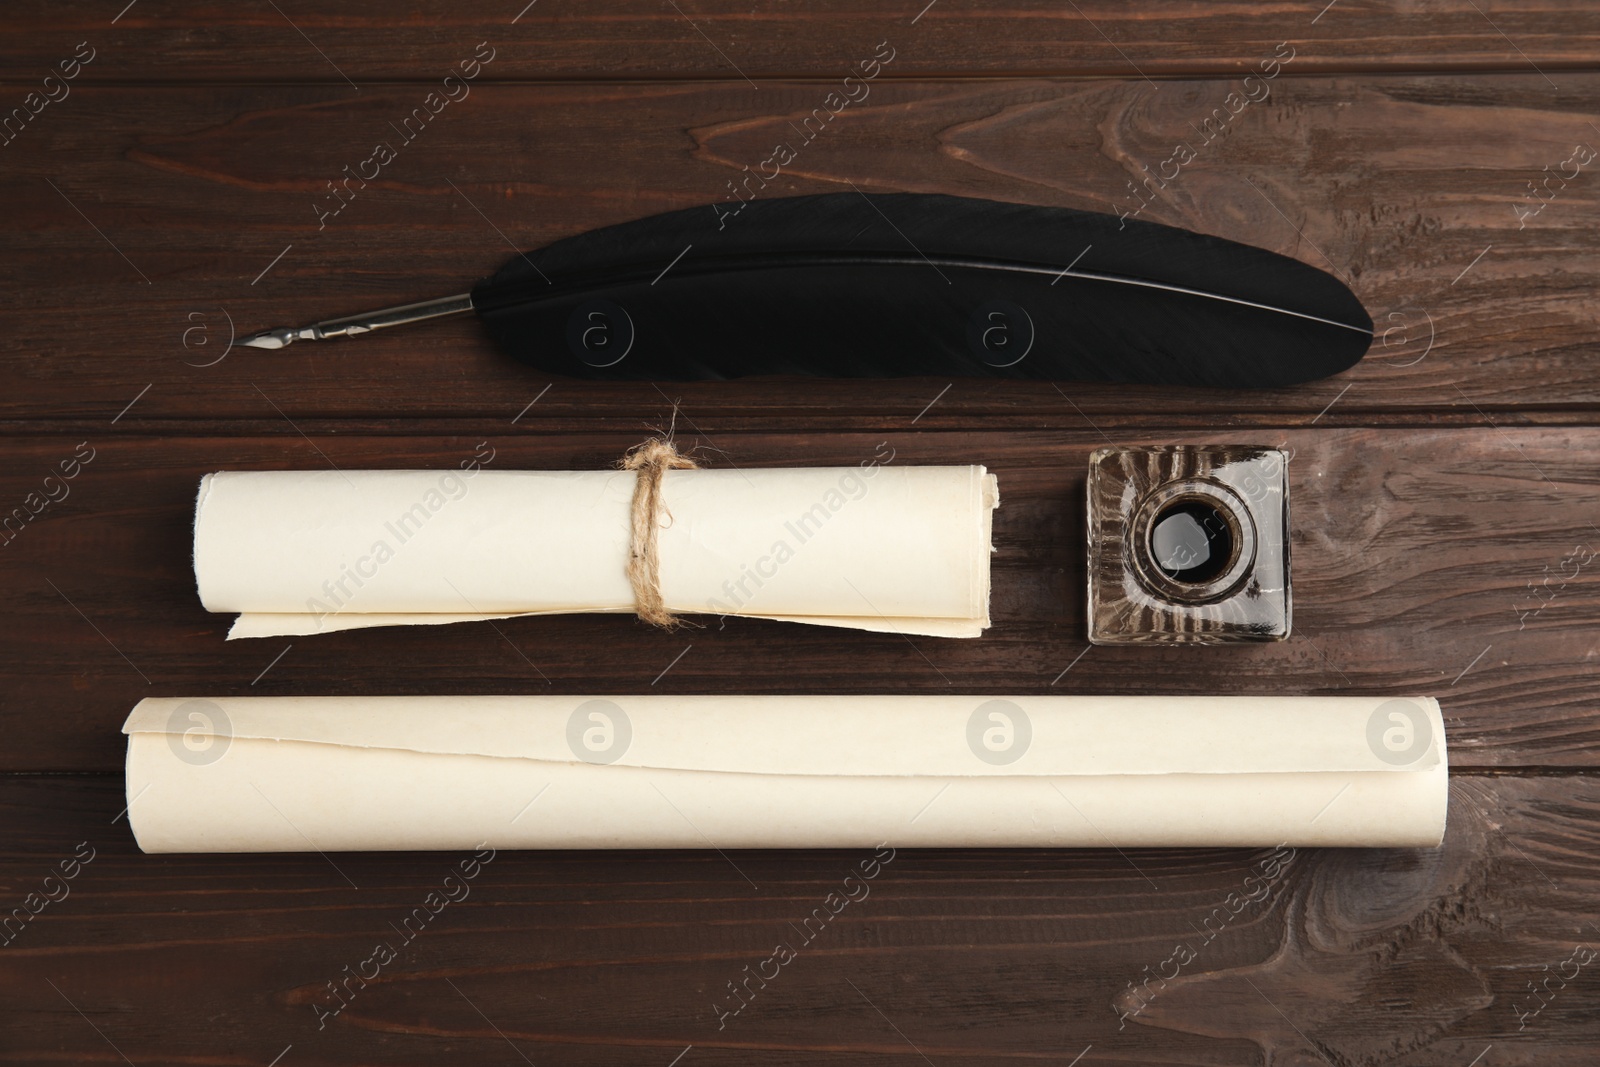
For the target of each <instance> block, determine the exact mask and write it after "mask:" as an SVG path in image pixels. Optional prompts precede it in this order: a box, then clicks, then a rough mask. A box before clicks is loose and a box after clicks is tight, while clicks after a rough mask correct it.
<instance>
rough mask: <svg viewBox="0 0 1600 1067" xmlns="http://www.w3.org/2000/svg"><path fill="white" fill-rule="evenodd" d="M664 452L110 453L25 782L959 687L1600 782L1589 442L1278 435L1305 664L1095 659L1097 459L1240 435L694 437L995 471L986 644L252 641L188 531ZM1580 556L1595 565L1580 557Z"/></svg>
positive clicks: (40, 447)
mask: <svg viewBox="0 0 1600 1067" xmlns="http://www.w3.org/2000/svg"><path fill="white" fill-rule="evenodd" d="M656 414H657V416H658V418H659V420H660V421H661V422H663V423H665V422H666V421H667V420H668V419H669V418H670V415H671V412H670V407H669V405H667V404H666V403H665V402H664V401H661V402H659V403H658V406H657V408H656ZM691 417H692V416H691ZM680 425H681V423H680ZM641 437H642V435H633V436H625V435H617V434H588V435H575V434H564V435H560V436H543V435H539V436H519V435H518V434H517V432H516V430H515V428H514V427H511V426H510V425H509V423H507V424H504V425H503V426H502V427H501V431H500V432H497V433H494V434H492V435H490V436H487V437H485V438H481V439H473V438H429V437H426V436H422V435H420V434H413V435H408V436H404V437H358V436H347V435H328V436H324V437H321V438H320V439H317V440H312V439H309V438H305V437H301V436H300V435H299V434H297V433H295V432H294V430H293V429H292V428H291V427H289V426H288V425H287V424H285V425H284V426H283V427H282V432H281V433H279V434H278V435H277V436H274V437H209V438H170V437H164V438H146V437H121V436H111V437H106V438H103V439H102V438H97V439H95V441H94V442H92V444H90V447H91V448H93V449H95V450H96V454H95V457H94V459H93V460H92V461H91V462H90V463H89V464H88V465H87V466H85V467H84V468H83V470H82V472H81V473H80V474H79V476H78V478H77V479H75V480H74V481H73V482H71V483H69V484H70V486H71V495H69V496H68V497H67V498H66V499H64V500H62V501H61V502H60V503H59V504H51V505H49V506H48V507H47V508H46V509H45V510H44V511H43V512H42V513H41V514H40V515H39V517H38V518H37V519H35V520H34V521H33V522H31V523H30V524H28V525H27V526H26V527H24V528H23V529H22V531H21V533H20V534H16V535H14V539H13V540H12V541H11V542H10V543H9V544H7V545H6V546H5V547H4V548H0V568H4V574H5V583H4V593H3V594H0V596H3V600H0V607H3V610H4V612H5V614H6V617H7V618H9V619H10V620H12V625H11V627H10V628H9V635H8V638H7V640H6V642H5V648H6V652H7V659H6V661H5V662H4V665H3V670H4V673H3V676H0V677H3V681H4V684H3V685H0V701H3V704H0V709H3V711H0V714H3V721H4V723H5V733H6V736H7V744H6V746H5V748H4V750H3V752H0V768H4V769H9V770H56V771H106V770H112V769H115V768H118V767H120V766H121V763H122V739H121V737H120V736H119V735H118V733H117V729H118V727H119V726H120V725H121V721H122V719H123V717H124V716H125V715H126V713H127V711H128V709H129V708H130V707H131V706H132V704H133V703H134V701H136V700H138V699H140V698H141V697H144V696H202V695H226V694H263V695H270V694H316V693H370V694H382V693H430V692H431V693H446V694H448V693H458V692H459V693H503V692H549V691H554V692H568V693H582V692H597V691H605V692H654V691H658V690H670V691H673V692H680V693H693V692H741V691H751V692H818V693H821V692H853V691H858V692H904V691H912V692H915V691H921V690H927V691H944V692H948V691H951V689H952V687H954V688H956V689H957V690H958V691H963V692H973V693H982V692H990V693H993V692H1006V693H1064V692H1065V693H1071V692H1080V693H1109V692H1125V693H1139V692H1154V693H1175V694H1177V693H1208V692H1218V691H1221V692H1239V693H1262V694H1270V693H1283V692H1292V693H1344V692H1353V693H1384V692H1396V693H1416V694H1420V695H1434V696H1438V697H1440V698H1441V700H1442V702H1443V704H1444V707H1445V715H1446V724H1447V727H1448V728H1449V730H1450V743H1451V753H1452V759H1453V761H1454V763H1455V764H1456V765H1457V766H1463V767H1497V766H1511V767H1515V766H1529V765H1535V764H1537V765H1541V766H1552V767H1592V766H1594V765H1595V760H1596V754H1595V748H1594V738H1595V732H1594V726H1593V716H1594V711H1595V707H1594V689H1593V685H1592V680H1593V667H1592V662H1593V657H1594V656H1595V654H1596V651H1595V644H1594V640H1595V639H1594V634H1595V632H1596V631H1595V625H1596V622H1597V621H1600V585H1597V584H1596V581H1595V574H1596V571H1597V570H1600V560H1596V559H1595V558H1594V554H1595V552H1597V551H1600V531H1597V530H1595V528H1594V527H1593V526H1592V525H1590V523H1591V521H1592V519H1593V517H1594V516H1595V515H1596V513H1597V510H1600V509H1597V507H1596V505H1597V504H1600V477H1597V476H1596V474H1595V472H1594V470H1593V466H1592V464H1591V463H1590V462H1589V459H1588V457H1590V456H1592V455H1593V453H1594V450H1595V449H1596V447H1597V446H1600V430H1596V429H1592V428H1591V429H1541V430H1531V429H1518V430H1511V431H1506V432H1505V433H1504V434H1502V433H1500V432H1497V431H1495V430H1493V429H1489V428H1476V429H1446V430H1421V429H1414V430H1407V431H1373V430H1323V429H1320V428H1313V429H1310V430H1290V429H1279V430H1274V431H1271V432H1270V433H1266V434H1265V435H1263V431H1259V430H1258V431H1253V432H1252V437H1261V438H1262V441H1261V443H1264V444H1268V445H1273V446H1281V447H1284V448H1285V449H1287V450H1290V451H1292V453H1293V458H1292V460H1291V462H1290V466H1289V472H1290V477H1291V489H1290V501H1291V510H1292V512H1293V526H1294V530H1293V564H1292V568H1293V582H1294V600H1295V611H1294V635H1293V637H1292V638H1291V639H1290V640H1289V641H1287V642H1284V643H1281V644H1272V645H1254V646H1250V645H1244V646H1229V647H1213V648H1171V647H1169V648H1144V647H1134V648H1126V647H1124V648H1115V647H1101V648H1094V649H1093V650H1092V651H1089V652H1088V653H1086V654H1083V655H1082V658H1081V659H1080V658H1079V656H1080V653H1084V650H1085V648H1086V647H1087V637H1086V627H1085V621H1084V606H1083V589H1084V582H1085V580H1086V577H1085V572H1084V562H1083V559H1084V534H1083V524H1084V516H1083V509H1084V481H1085V476H1086V472H1087V469H1088V455H1089V452H1090V451H1092V450H1093V449H1094V448H1097V447H1102V446H1104V445H1105V444H1107V442H1108V441H1110V442H1114V443H1118V444H1134V443H1140V444H1159V443H1169V442H1172V441H1175V440H1189V441H1206V440H1212V441H1219V442H1220V441H1227V440H1234V441H1237V440H1238V437H1237V433H1236V432H1223V433H1215V432H1214V433H1211V434H1197V435H1185V436H1183V437H1181V438H1177V437H1173V436H1171V435H1152V434H1148V433H1146V434H1131V433H1126V432H1118V433H1116V434H1115V435H1114V436H1112V435H1108V436H1106V437H1102V436H1100V435H1099V434H1096V433H1094V432H1093V431H1089V432H1057V433H1020V432H1012V433H1007V434H1003V435H1000V434H991V433H954V432H949V433H937V434H927V433H920V432H916V431H915V430H903V431H901V432H899V433H894V434H883V435H879V434H873V435H866V434H826V435H798V434H782V435H715V436H714V437H713V438H712V439H710V440H708V439H705V438H700V437H695V436H693V435H687V436H686V437H685V438H684V445H685V447H695V448H696V449H697V454H698V455H699V456H700V458H701V460H702V462H703V463H704V464H706V465H711V466H723V467H728V466H734V467H739V468H744V467H756V466H780V465H787V464H792V463H794V462H795V461H796V460H797V459H803V460H804V461H805V462H807V463H814V464H819V465H830V464H840V465H843V464H855V463H858V462H860V461H861V460H862V459H865V458H868V457H871V456H874V455H875V454H876V455H884V454H888V455H892V457H893V462H894V463H896V464H917V463H940V462H946V463H974V462H976V463H984V464H987V465H988V466H989V467H990V468H991V469H992V470H994V471H995V472H996V473H997V474H998V477H999V481H1000V497H1001V507H1000V509H999V511H998V512H997V513H996V519H995V546H996V554H995V557H994V594H993V615H994V620H995V625H994V627H993V628H992V629H991V630H990V631H989V632H988V634H986V635H985V636H984V637H983V638H982V639H979V640H970V641H965V640H949V639H947V640H940V639H935V638H916V639H906V638H904V637H899V636H894V635H875V634H860V633H854V632H851V631H843V630H833V629H829V628H826V627H809V626H798V625H792V624H783V623H768V622H760V621H756V620H740V619H728V620H725V621H723V620H718V619H717V618H715V617H708V618H704V619H702V620H701V622H702V623H703V624H704V628H703V629H699V630H691V631H688V632H686V633H664V632H660V631H656V630H652V629H649V628H647V627H645V626H643V625H642V624H640V623H638V622H637V621H635V620H632V619H629V618H625V617H615V616H608V617H600V616H581V615H579V616H547V617H542V618H525V619H515V620H508V621H505V622H500V623H496V624H494V625H493V626H491V625H488V624H469V625H460V626H447V627H425V628H409V629H408V628H398V629H380V630H368V631H364V632H347V633H342V634H331V635H325V636H323V637H320V638H317V637H304V638H284V639H281V640H271V639H261V640H248V641H234V642H225V641H224V640H223V635H224V633H225V632H226V629H227V626H228V625H229V623H230V622H231V619H230V618H228V617H223V616H215V615H208V614H207V613H206V612H205V611H204V610H203V609H202V608H201V606H200V604H199V602H198V600H197V598H196V596H195V592H194V584H193V576H192V573H191V566H190V555H189V553H190V539H191V538H190V530H191V523H192V519H193V507H194V492H195V487H196V486H197V485H198V483H199V479H200V476H201V475H202V474H204V473H206V472H208V471H211V470H220V469H230V470H231V469H258V468H266V469H271V468H283V467H303V468H325V467H327V466H328V465H330V464H332V465H335V466H337V467H339V468H340V469H345V470H352V469H365V468H375V467H391V468H394V467H398V468H407V467H411V468H429V467H439V468H454V467H455V466H456V465H457V464H458V463H459V461H460V460H461V459H463V458H466V457H469V456H472V455H473V454H474V453H475V452H481V451H484V450H481V449H479V448H478V446H477V443H478V440H487V441H489V442H490V443H489V446H488V447H489V449H492V450H493V460H492V462H491V463H490V464H489V466H490V467H491V468H494V469H517V468H527V469H538V468H545V469H596V468H602V467H605V466H608V465H610V464H613V463H615V461H616V458H617V457H619V456H620V455H621V454H622V453H623V451H624V450H625V449H626V448H628V447H629V446H630V445H632V444H635V443H637V441H638V440H640V439H641ZM882 442H887V449H885V448H882V447H880V443H882ZM77 444H78V442H77V441H75V440H71V439H67V438H42V439H37V440H33V441H28V442H22V441H15V442H12V443H11V445H10V447H9V449H8V451H9V452H10V454H11V456H12V457H13V460H14V464H13V467H12V471H11V472H10V473H7V474H4V475H0V493H4V494H5V495H4V497H0V499H4V500H7V501H17V502H20V501H22V500H23V498H24V496H25V494H26V493H27V492H29V491H30V490H32V489H33V488H35V487H36V483H39V482H40V480H41V478H42V477H43V475H44V474H45V473H48V471H49V469H50V468H51V467H52V466H53V465H54V464H56V463H57V462H58V461H59V459H60V458H61V457H63V456H67V455H70V454H71V453H72V452H73V451H74V448H75V446H76V445H77ZM891 450H892V451H891ZM1580 545H1586V546H1588V549H1589V552H1588V555H1587V557H1585V556H1584V555H1583V554H1582V553H1579V554H1578V555H1577V556H1576V557H1575V556H1574V555H1573V553H1574V549H1575V546H1580ZM1563 560H1567V561H1568V562H1567V563H1566V565H1565V566H1563ZM289 646H292V648H290V647H289ZM686 646H692V647H691V648H689V651H687V652H685V648H686ZM286 648H289V650H288V651H287V652H286V651H285V649H286ZM280 653H281V654H282V657H281V659H280V658H278V657H279V656H280ZM680 653H684V654H683V656H682V658H681V659H680V660H677V661H676V662H674V660H675V658H676V657H678V656H679V654H680ZM753 663H759V664H761V665H762V669H761V670H759V671H752V670H751V669H750V665H751V664H753ZM669 664H670V665H672V668H671V670H670V672H668V673H666V674H664V675H661V672H662V671H663V670H664V669H665V668H666V667H668V666H669ZM1069 665H1070V666H1071V669H1070V671H1066V668H1068V667H1069ZM269 666H270V669H268V668H269ZM1064 671H1065V673H1063V672H1064ZM658 675H661V677H659V678H658V677H657V676H658Z"/></svg>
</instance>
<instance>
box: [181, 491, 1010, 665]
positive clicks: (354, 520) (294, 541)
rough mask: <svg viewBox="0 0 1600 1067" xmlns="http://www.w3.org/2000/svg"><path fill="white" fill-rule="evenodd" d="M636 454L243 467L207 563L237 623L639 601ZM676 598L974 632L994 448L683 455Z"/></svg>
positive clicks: (703, 604) (982, 623) (203, 576)
mask: <svg viewBox="0 0 1600 1067" xmlns="http://www.w3.org/2000/svg"><path fill="white" fill-rule="evenodd" d="M636 477H637V475H636V474H635V473H634V472H632V471H616V470H610V471H500V470H475V471H472V472H460V473H458V472H456V471H453V470H450V471H442V472H441V471H342V472H341V471H261V472H237V471H228V472H223V473H219V474H209V475H207V476H206V477H205V478H204V479H203V480H202V481H201V483H200V495H199V499H198V501H197V503H196V505H195V536H194V567H195V579H196V582H197V584H198V586H199V591H200V600H201V602H202V603H203V604H204V605H205V607H206V609H207V610H209V611H216V612H230V613H231V612H237V613H239V618H238V620H237V621H236V622H235V624H234V626H233V628H232V630H231V631H230V632H229V635H228V636H229V637H268V636H278V635H284V634H310V633H326V632H330V631H334V630H343V629H349V628H353V627H361V626H385V625H395V624H404V623H444V622H459V621H466V620H471V619H485V618H489V619H499V618H506V617H509V616H513V615H540V614H556V613H562V612H574V611H594V612H631V611H633V610H634V606H635V599H634V590H633V586H632V585H631V584H630V582H629V579H628V576H627V561H628V555H629V548H630V527H631V522H632V497H633V489H634V482H635V479H636ZM662 502H663V507H662V510H661V511H660V513H659V515H660V519H659V526H660V540H659V545H660V587H661V591H662V594H663V596H664V598H665V602H666V608H667V610H668V611H671V612H682V613H690V612H697V613H709V614H718V615H747V616H753V617H757V618H767V619H783V620H788V621H791V622H808V623H818V624H823V625H829V626H847V627H853V628H856V629H861V630H877V631H882V632H891V633H908V634H925V635H929V636H939V637H977V636H978V635H980V634H981V633H982V632H983V630H984V628H985V627H986V626H988V624H989V556H990V552H991V547H990V526H991V520H992V516H993V512H994V508H995V507H996V506H997V504H998V502H999V496H998V491H997V489H996V485H995V479H994V476H993V475H991V474H989V473H987V472H986V471H985V470H984V468H983V467H894V466H885V465H879V464H878V463H876V462H869V463H863V464H861V465H859V466H857V467H839V468H825V467H824V468H785V469H776V470H674V471H669V472H667V473H666V475H665V476H664V480H663V482H662Z"/></svg>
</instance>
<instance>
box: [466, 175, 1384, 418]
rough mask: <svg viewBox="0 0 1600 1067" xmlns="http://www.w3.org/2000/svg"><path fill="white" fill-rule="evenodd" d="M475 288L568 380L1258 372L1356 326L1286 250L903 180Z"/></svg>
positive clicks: (691, 216) (751, 213)
mask: <svg viewBox="0 0 1600 1067" xmlns="http://www.w3.org/2000/svg"><path fill="white" fill-rule="evenodd" d="M1069 268H1070V269H1069ZM472 299H473V304H474V306H475V307H476V309H477V311H478V313H479V315H480V316H481V317H482V319H483V322H484V325H485V327H486V328H487V329H488V331H489V332H490V334H491V335H492V336H493V337H494V338H495V339H496V340H497V341H498V342H499V344H500V345H501V346H502V347H503V348H505V349H506V350H507V351H509V352H510V353H511V354H512V355H514V356H516V357H517V358H518V359H520V360H522V361H523V362H525V363H528V364H531V365H532V366H534V367H537V368H539V369H540V370H543V371H546V372H549V373H551V374H558V375H565V376H569V377H578V378H610V379H658V380H665V379H721V378H741V377H745V376H748V375H768V374H775V375H808V376H818V377H842V378H889V377H905V376H911V375H929V376H941V377H947V376H995V377H1006V378H1031V379H1045V380H1088V381H1118V382H1139V383H1145V384H1157V385H1198V386H1216V387H1227V388H1271V387H1275V386H1284V385H1292V384H1295V383H1298V382H1305V381H1310V380H1312V379H1316V378H1322V377H1325V376H1327V375H1330V374H1336V373H1338V372H1339V371H1342V370H1345V369H1347V368H1348V367H1350V366H1352V365H1353V364H1354V363H1355V362H1356V361H1357V360H1359V359H1360V358H1361V357H1362V355H1363V354H1364V353H1365V352H1366V350H1367V348H1368V346H1369V345H1370V344H1371V341H1372V320H1371V318H1370V317H1369V316H1368V315H1367V313H1366V311H1365V310H1364V309H1363V308H1362V306H1361V303H1360V301H1358V300H1357V299H1356V297H1355V295H1354V294H1353V293H1351V292H1350V290H1349V289H1347V288H1346V287H1345V286H1344V285H1343V284H1342V283H1341V282H1339V281H1338V280H1337V279H1335V278H1333V277H1332V276H1330V275H1328V274H1326V273H1324V272H1322V271H1320V270H1317V269H1316V268H1314V267H1310V266H1307V265H1306V264H1304V263H1301V262H1299V261H1298V260H1294V259H1290V258H1288V257H1286V256H1281V255H1277V254H1276V253H1272V252H1267V251H1264V250H1262V249H1259V248H1252V247H1250V246H1248V245H1242V244H1237V243H1235V242H1232V241H1225V240H1222V239H1220V238H1216V237H1207V236H1204V235H1201V234H1196V233H1191V232H1189V231H1187V230H1180V229H1175V228H1173V227H1170V226H1162V225H1159V224H1156V223H1150V222H1141V221H1138V220H1122V219H1118V218H1117V217H1114V216H1111V215H1101V214H1096V213H1093V212H1085V211H1072V210H1067V209H1063V208H1047V207H1031V206H1027V205H1022V204H1007V203H999V202H996V201H991V200H973V199H967V198H964V197H953V196H934V195H925V194H906V193H900V194H887V195H864V194H860V193H832V194H827V195H823V196H807V197H797V198H793V199H781V200H767V201H753V202H750V203H748V204H746V205H744V207H743V208H742V209H740V210H739V211H738V213H737V214H732V213H730V211H729V209H728V208H726V207H718V208H713V207H705V208H698V209H691V210H688V211H677V212H673V213H671V214H666V215H658V216H655V217H653V218H647V219H640V220H638V221H637V222H629V223H624V224H622V225H619V226H611V227H607V228H605V229H601V230H595V231H593V232H590V233H585V234H580V235H578V236H576V237H569V238H567V239H565V240H561V241H557V242H555V243H554V244H551V245H549V246H547V247H546V248H544V249H541V250H539V251H537V252H531V253H528V254H526V255H519V256H517V257H515V258H513V259H512V260H511V261H510V262H508V263H507V264H506V265H505V266H504V267H502V268H501V269H500V271H499V272H498V273H496V274H495V275H494V276H492V277H490V278H487V279H485V280H484V281H483V282H481V283H479V284H478V286H477V287H476V288H475V289H474V290H473V293H472Z"/></svg>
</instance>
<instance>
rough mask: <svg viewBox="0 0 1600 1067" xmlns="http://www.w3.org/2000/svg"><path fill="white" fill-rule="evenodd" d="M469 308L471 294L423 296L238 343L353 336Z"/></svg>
mask: <svg viewBox="0 0 1600 1067" xmlns="http://www.w3.org/2000/svg"><path fill="white" fill-rule="evenodd" d="M471 310H472V294H471V293H460V294H458V295H456V296H445V297H440V298H439V299H438V300H423V301H421V302H420V303H416V304H402V305H400V306H399V307H392V308H383V309H382V310H381V311H368V312H366V313H365V314H362V315H350V316H348V317H346V318H342V319H328V320H326V321H324V322H318V323H313V324H312V325H310V326H302V327H300V328H299V329H294V328H292V327H290V328H284V329H278V330H262V331H261V332H260V333H253V334H251V335H250V336H249V337H244V338H241V339H240V340H239V341H238V343H239V344H241V345H247V346H249V347H250V348H287V347H289V346H290V345H292V344H294V343H295V342H296V341H325V340H327V339H328V338H330V337H354V336H355V335H356V334H360V333H371V332H372V331H373V330H381V329H384V328H385V327H388V326H403V325H405V324H406V323H408V322H421V321H423V320H424V319H436V318H439V317H440V316H442V315H459V314H461V313H462V312H464V311H471Z"/></svg>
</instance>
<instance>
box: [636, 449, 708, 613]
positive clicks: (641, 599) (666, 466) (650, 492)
mask: <svg viewBox="0 0 1600 1067" xmlns="http://www.w3.org/2000/svg"><path fill="white" fill-rule="evenodd" d="M698 468H699V464H697V463H696V462H695V461H694V460H692V459H690V458H689V457H688V456H685V455H684V454H682V453H681V452H679V451H678V450H677V449H676V448H674V447H673V445H672V442H671V441H670V440H668V439H666V438H661V437H653V438H651V439H650V440H648V441H646V442H644V443H643V444H641V445H636V446H634V447H633V448H631V449H629V450H628V453H627V455H625V456H623V457H622V469H623V470H629V471H633V472H634V473H635V474H636V475H637V476H638V477H637V478H636V479H635V481H634V483H633V531H632V534H631V535H630V537H629V544H628V581H629V582H630V583H632V585H633V600H634V605H635V608H634V610H635V611H636V612H638V615H639V618H641V619H643V620H644V621H645V622H647V623H649V624H650V625H652V626H660V627H662V628H664V629H669V630H670V629H672V628H673V627H674V626H677V625H679V619H678V617H677V616H676V615H674V614H672V612H670V611H668V610H667V603H666V600H665V599H663V598H662V596H661V551H660V548H659V545H658V541H659V535H660V532H661V512H662V511H663V510H665V509H664V508H662V506H661V480H662V478H664V477H666V473H667V471H669V470H696V469H698ZM667 518H668V519H669V520H670V519H671V518H672V515H671V513H670V512H669V513H668V514H667Z"/></svg>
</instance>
